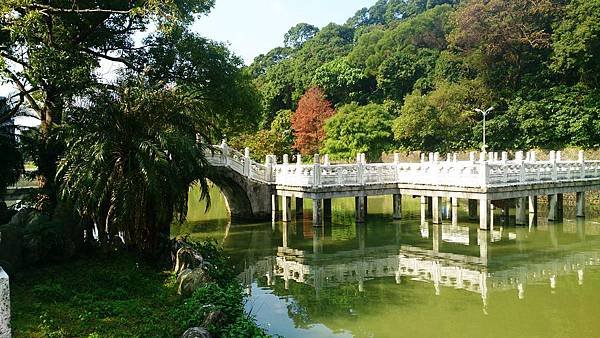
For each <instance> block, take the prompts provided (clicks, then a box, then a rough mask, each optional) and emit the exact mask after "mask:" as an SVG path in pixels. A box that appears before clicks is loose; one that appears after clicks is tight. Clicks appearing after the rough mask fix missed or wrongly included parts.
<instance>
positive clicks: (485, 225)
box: [479, 198, 493, 230]
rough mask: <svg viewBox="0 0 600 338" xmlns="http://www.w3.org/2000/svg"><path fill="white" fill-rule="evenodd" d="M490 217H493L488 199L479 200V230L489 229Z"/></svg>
mask: <svg viewBox="0 0 600 338" xmlns="http://www.w3.org/2000/svg"><path fill="white" fill-rule="evenodd" d="M490 215H493V210H492V208H491V204H490V201H489V200H488V199H487V198H481V199H479V228H480V229H484V230H487V229H489V219H490Z"/></svg>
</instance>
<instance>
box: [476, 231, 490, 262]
mask: <svg viewBox="0 0 600 338" xmlns="http://www.w3.org/2000/svg"><path fill="white" fill-rule="evenodd" d="M489 240H490V231H489V230H484V229H479V230H477V242H478V243H479V257H481V259H483V260H484V261H485V262H487V260H488V256H489V255H488V254H489V251H488V242H489Z"/></svg>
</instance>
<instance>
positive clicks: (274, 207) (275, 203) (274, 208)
mask: <svg viewBox="0 0 600 338" xmlns="http://www.w3.org/2000/svg"><path fill="white" fill-rule="evenodd" d="M278 212H279V196H277V195H275V194H273V195H271V220H272V221H273V222H275V221H277V214H278Z"/></svg>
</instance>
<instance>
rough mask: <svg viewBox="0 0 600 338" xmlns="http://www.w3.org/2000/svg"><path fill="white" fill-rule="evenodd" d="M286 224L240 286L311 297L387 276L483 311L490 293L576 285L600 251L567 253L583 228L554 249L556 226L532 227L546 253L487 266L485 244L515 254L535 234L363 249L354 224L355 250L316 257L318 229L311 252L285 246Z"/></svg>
mask: <svg viewBox="0 0 600 338" xmlns="http://www.w3.org/2000/svg"><path fill="white" fill-rule="evenodd" d="M288 226H289V225H288ZM288 226H286V225H284V226H283V246H280V247H278V249H277V255H276V256H275V257H266V258H263V259H262V260H259V261H258V262H256V263H255V264H253V265H251V266H249V267H248V268H247V269H246V270H245V271H244V272H242V273H241V274H240V278H241V279H242V281H243V283H244V284H245V285H248V286H249V285H250V284H251V283H252V282H253V281H254V280H255V279H256V278H257V277H266V280H267V284H268V285H273V284H274V282H275V278H280V279H282V280H283V282H284V285H285V288H286V289H288V288H289V282H290V281H294V282H297V283H303V284H306V285H310V286H312V287H314V289H315V293H316V294H317V296H318V295H319V293H320V291H321V290H322V289H323V288H327V287H333V286H336V285H339V284H347V283H356V284H357V285H358V290H359V291H360V292H362V291H364V288H365V282H366V281H369V280H373V279H375V278H384V277H393V278H395V281H396V283H397V284H401V283H402V280H403V279H406V278H408V279H410V280H414V281H419V282H425V283H430V284H432V286H433V289H434V292H435V294H436V295H439V294H440V293H441V292H442V288H443V287H446V288H453V289H459V290H465V291H468V292H472V293H476V294H479V295H480V297H481V299H482V302H483V306H484V311H486V309H487V300H488V294H489V292H490V291H506V290H516V291H517V296H518V298H520V299H522V298H524V297H525V291H526V287H527V285H540V284H547V285H548V286H549V287H550V289H555V288H556V287H557V285H558V280H557V279H558V278H559V277H561V276H567V278H575V280H577V282H578V283H579V285H582V284H583V282H584V276H585V270H586V268H587V267H590V266H596V265H600V251H593V250H587V251H581V252H579V253H572V251H570V250H573V249H577V248H578V247H581V246H582V244H585V243H586V242H585V239H586V233H585V232H586V231H585V230H586V229H585V224H583V222H577V223H576V226H573V225H565V226H564V227H562V229H561V230H562V231H563V232H564V233H572V234H576V235H577V237H578V239H579V241H577V242H573V243H571V244H565V245H560V246H557V245H556V243H554V239H553V237H554V236H553V235H552V233H553V232H555V231H558V230H557V229H556V226H557V225H554V224H550V225H547V226H545V227H540V229H539V230H538V231H542V232H546V231H547V232H548V233H549V237H550V241H551V243H550V244H552V246H551V247H550V248H549V249H544V250H538V251H537V255H535V254H531V253H530V255H529V256H528V257H530V258H529V259H528V260H527V261H523V255H520V254H513V255H503V257H502V258H503V259H502V262H500V263H501V264H496V263H494V264H490V260H491V259H490V257H489V251H490V246H492V245H493V244H491V243H492V242H493V241H500V240H504V241H511V242H514V243H515V244H516V247H517V248H518V247H519V244H520V242H522V241H523V238H524V237H525V236H526V235H527V234H528V233H529V232H530V231H535V230H536V229H531V228H527V227H517V228H511V231H508V230H507V229H504V228H496V229H492V230H481V229H470V228H469V227H464V226H455V225H446V226H442V225H437V224H434V225H433V226H430V225H427V224H425V225H421V227H420V229H419V231H420V235H421V236H422V237H423V238H429V239H431V243H432V249H426V248H422V247H418V246H414V245H402V244H399V245H387V246H380V247H366V246H365V235H366V227H365V226H364V225H360V224H358V225H357V239H358V248H357V249H354V250H347V251H341V252H336V253H324V252H323V245H324V244H323V237H324V236H323V231H322V229H318V228H315V231H314V233H313V248H312V250H299V249H294V248H291V247H288V245H287V244H288V229H287V228H288ZM591 228H592V229H590V230H592V231H591V232H592V233H593V234H594V235H595V234H598V233H599V230H600V225H597V224H596V225H592V227H591ZM596 228H597V229H596ZM473 233H476V235H473ZM470 235H473V237H471V236H470ZM494 237H495V238H494ZM442 242H444V243H448V244H454V245H456V244H458V245H461V244H462V245H469V246H478V247H479V250H478V251H479V256H471V255H465V254H456V253H449V252H441V251H440V244H441V243H442ZM587 244H589V242H587ZM248 290H250V288H248Z"/></svg>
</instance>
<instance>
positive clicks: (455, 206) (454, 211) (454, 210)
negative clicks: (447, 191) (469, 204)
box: [452, 197, 458, 225]
mask: <svg viewBox="0 0 600 338" xmlns="http://www.w3.org/2000/svg"><path fill="white" fill-rule="evenodd" d="M452 225H458V197H452Z"/></svg>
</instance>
